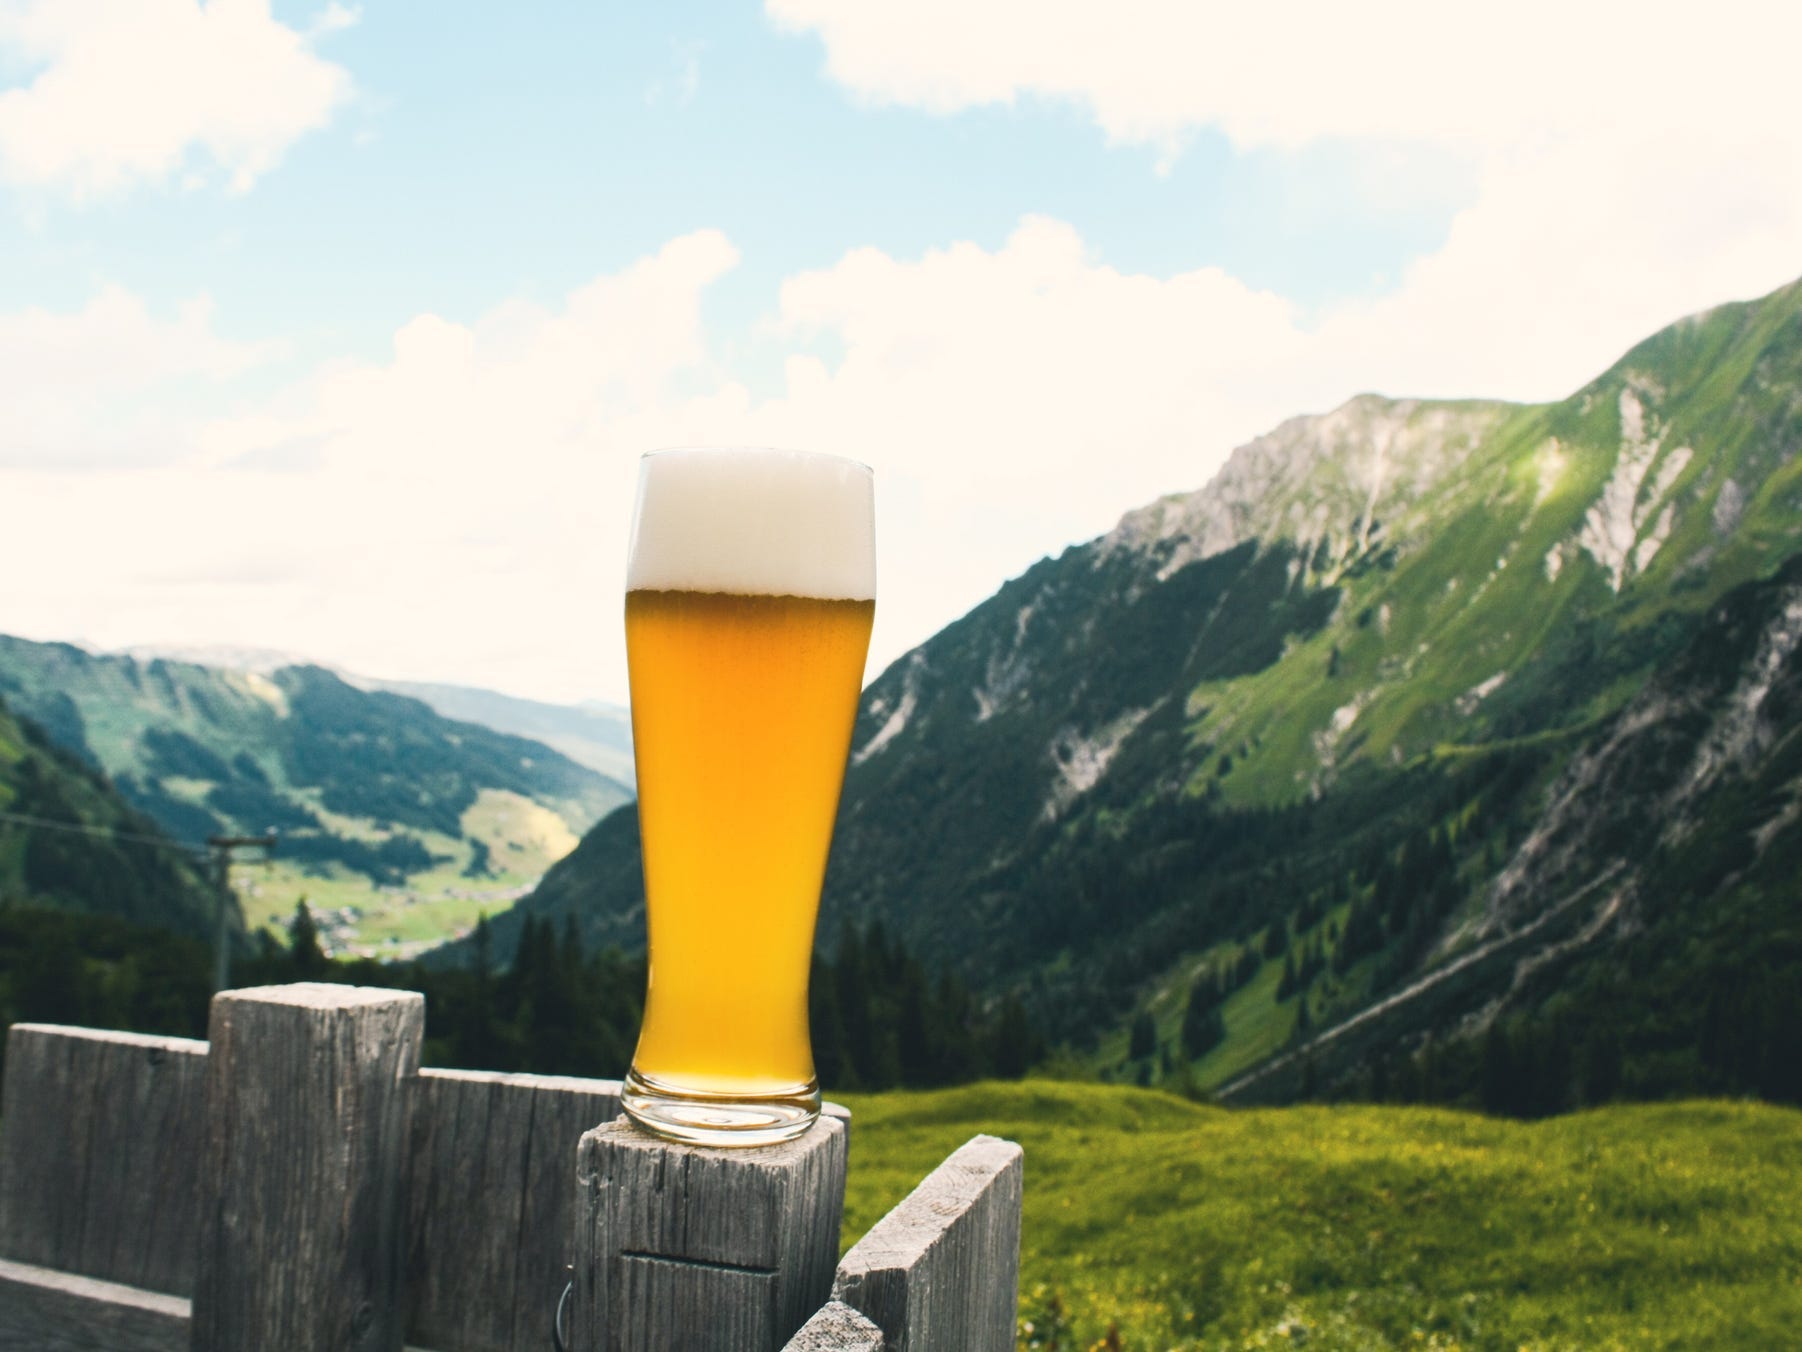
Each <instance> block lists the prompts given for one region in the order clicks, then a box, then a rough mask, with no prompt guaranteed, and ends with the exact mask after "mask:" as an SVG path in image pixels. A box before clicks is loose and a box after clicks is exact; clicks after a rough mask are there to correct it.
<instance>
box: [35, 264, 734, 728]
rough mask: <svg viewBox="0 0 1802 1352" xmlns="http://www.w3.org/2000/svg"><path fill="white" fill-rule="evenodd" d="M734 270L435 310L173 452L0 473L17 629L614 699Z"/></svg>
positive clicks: (679, 271) (652, 273)
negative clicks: (666, 472) (704, 297)
mask: <svg viewBox="0 0 1802 1352" xmlns="http://www.w3.org/2000/svg"><path fill="white" fill-rule="evenodd" d="M736 259H737V254H736V252H735V251H734V249H733V248H732V246H731V245H730V243H728V242H727V241H726V239H725V238H724V237H723V236H721V235H719V234H718V233H717V232H710V231H709V232H701V233H698V234H694V235H690V236H686V237H684V238H682V239H678V240H675V241H673V242H671V243H670V244H669V245H667V246H665V247H664V248H663V249H662V250H661V251H660V252H659V253H657V254H656V255H654V256H652V257H649V258H646V259H644V260H642V261H640V262H639V263H637V264H636V265H634V266H632V267H630V268H627V269H625V270H624V271H622V272H620V273H617V274H614V275H610V276H605V277H601V278H598V279H597V280H595V281H594V282H592V283H590V284H588V285H586V286H584V287H582V288H579V289H578V290H576V291H574V292H573V293H571V294H570V295H569V296H568V297H567V298H566V299H565V301H564V303H563V304H561V305H559V306H558V307H556V308H554V309H545V308H540V307H535V306H529V305H524V304H518V303H509V304H506V305H502V306H500V307H498V308H496V309H495V310H494V311H492V312H491V313H489V314H488V315H486V316H484V317H483V318H482V319H480V320H479V321H478V322H476V323H474V324H470V325H465V324H459V323H454V322H451V321H449V320H446V319H443V318H440V317H438V316H434V315H420V316H418V317H416V318H414V319H412V320H410V321H409V322H407V323H406V324H404V325H403V326H401V327H400V329H399V330H398V331H397V332H396V334H395V337H394V347H393V353H392V356H391V357H390V358H389V359H388V360H386V361H383V362H380V363H373V364H333V365H329V366H327V367H325V368H323V369H321V370H320V371H318V372H317V373H316V374H315V375H314V376H312V377H311V378H310V379H308V380H307V381H305V382H304V383H303V384H302V385H301V386H299V387H298V388H295V389H291V390H288V391H286V392H284V393H283V394H281V395H280V396H278V397H277V398H275V399H273V400H271V401H270V402H268V403H267V404H266V405H265V406H263V407H261V408H260V409H257V410H254V411H250V412H246V413H243V414H240V415H238V416H233V417H229V418H215V419H214V420H213V421H212V422H210V423H209V424H208V425H207V426H205V427H204V428H201V429H200V430H198V431H197V432H196V433H195V434H194V435H193V436H192V437H191V438H190V440H189V445H188V454H187V455H186V456H185V457H183V458H182V459H180V460H177V461H173V462H164V463H158V464H155V465H149V466H144V467H140V468H135V469H124V470H119V469H115V470H112V471H110V472H107V473H92V472H83V471H81V470H79V469H71V468H67V467H64V466H62V465H46V464H44V463H41V462H40V463H37V464H34V465H32V466H29V467H25V466H17V467H14V468H11V469H7V468H4V467H0V504H4V511H3V512H0V515H4V517H5V520H6V522H7V530H6V531H5V532H0V631H7V632H15V633H24V634H27V635H36V636H42V637H65V638H66V637H70V636H75V635H79V636H82V637H84V638H86V639H89V640H91V641H94V642H98V643H102V644H123V643H127V642H133V641H138V640H143V639H146V638H149V637H150V636H157V638H158V639H164V638H166V639H169V640H172V641H198V638H199V636H200V635H203V634H207V635H212V636H215V637H216V638H218V639H220V640H222V641H237V642H242V643H247V644H253V645H258V646H266V647H279V648H284V649H286V650H290V651H299V652H309V653H313V654H316V655H318V656H320V657H321V658H324V659H327V660H334V661H339V662H342V663H344V664H346V665H349V666H351V667H352V668H355V669H361V670H366V671H369V672H372V673H375V674H390V673H392V674H422V673H426V672H432V671H437V672H442V673H445V674H446V675H449V676H454V677H460V678H462V679H467V680H476V681H487V682H490V683H493V684H498V685H501V686H503V687H510V688H515V689H521V690H527V691H531V690H538V691H543V692H546V693H553V694H556V693H561V694H567V695H569V696H571V697H575V696H578V695H582V694H588V693H593V692H595V691H597V690H606V691H608V692H610V693H618V682H617V680H616V675H617V672H618V671H619V670H621V668H620V666H619V645H620V636H619V628H620V620H619V606H618V597H619V594H620V587H621V585H622V577H623V567H622V565H623V563H624V553H625V530H626V525H627V520H628V517H629V513H630V504H631V491H632V484H633V475H634V473H635V470H636V459H637V453H638V452H640V451H642V450H644V449H646V447H647V444H649V443H648V442H647V437H652V436H654V434H655V429H657V428H658V427H659V426H661V425H665V424H666V410H669V409H673V408H675V407H677V406H678V405H679V404H681V403H682V402H684V396H683V395H682V394H681V393H680V392H678V391H677V390H676V389H675V388H674V382H675V381H677V380H678V379H680V378H682V377H684V376H688V377H693V378H705V376H706V373H707V370H708V366H707V354H706V350H705V345H704V343H703V341H702V331H701V324H700V315H699V308H698V307H699V301H700V296H701V293H702V291H703V290H704V288H705V287H706V286H707V284H708V283H709V282H711V281H712V280H714V279H715V278H717V277H718V276H720V275H721V274H722V273H723V272H724V271H726V270H727V269H729V268H730V267H732V266H733V265H734V263H735V262H736ZM117 303H118V304H121V305H124V306H125V308H130V305H129V304H128V303H126V302H117ZM40 322H43V321H40ZM75 360H76V359H75V356H74V354H73V352H72V354H71V362H72V363H74V362H75ZM195 360H196V361H198V360H200V358H199V357H196V358H195ZM184 369H186V368H184ZM0 381H6V377H5V375H4V368H3V367H0ZM11 395H12V390H11V388H10V382H9V381H8V382H6V388H5V389H3V390H0V407H4V406H5V404H6V403H7V401H8V400H9V399H10V398H11ZM47 560H55V561H56V562H55V566H54V567H50V566H46V561H47ZM609 598H611V599H609Z"/></svg>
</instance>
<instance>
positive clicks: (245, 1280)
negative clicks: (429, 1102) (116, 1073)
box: [193, 983, 425, 1352]
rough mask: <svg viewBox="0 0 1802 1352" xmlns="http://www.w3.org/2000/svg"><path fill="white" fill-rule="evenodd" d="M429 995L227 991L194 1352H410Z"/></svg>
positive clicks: (208, 1144)
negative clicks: (410, 1164) (406, 1208)
mask: <svg viewBox="0 0 1802 1352" xmlns="http://www.w3.org/2000/svg"><path fill="white" fill-rule="evenodd" d="M424 1023H425V1000H424V998H423V997H421V996H419V995H417V994H415V993H413V992H410V991H386V990H365V989H362V988H359V987H354V986H334V985H324V984H317V983H301V984H297V985H292V986H265V987H259V988H255V989H251V990H238V991H223V992H221V993H220V994H218V995H216V996H214V997H213V1006H212V1018H211V1022H210V1025H209V1031H210V1034H211V1037H210V1043H211V1051H210V1052H209V1054H208V1056H207V1091H206V1099H207V1102H206V1132H205V1152H204V1168H203V1173H202V1197H201V1214H200V1243H199V1250H198V1262H199V1267H198V1270H197V1272H196V1280H195V1287H194V1312H193V1331H194V1338H193V1347H194V1352H247V1349H251V1348H267V1349H271V1350H272V1352H273V1349H277V1348H279V1349H282V1352H396V1349H399V1348H400V1346H401V1334H402V1328H403V1320H404V1315H405V1304H404V1300H403V1295H402V1286H401V1283H402V1257H403V1255H402V1236H401V1226H402V1219H403V1210H402V1198H401V1188H402V1183H403V1179H404V1175H405V1159H406V1151H407V1148H408V1144H409V1138H410V1130H409V1128H410V1122H409V1117H408V1114H409V1110H410V1108H411V1097H412V1090H413V1088H414V1084H415V1081H416V1079H417V1072H418V1068H419V1044H420V1036H421V1033H422V1031H423V1029H424Z"/></svg>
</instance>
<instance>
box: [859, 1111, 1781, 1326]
mask: <svg viewBox="0 0 1802 1352" xmlns="http://www.w3.org/2000/svg"><path fill="white" fill-rule="evenodd" d="M846 1102H847V1103H848V1104H849V1106H850V1107H851V1109H852V1112H853V1120H854V1124H855V1125H854V1127H853V1130H852V1133H851V1175H850V1186H849V1192H848V1195H847V1198H846V1213H845V1230H844V1236H845V1242H846V1243H847V1244H849V1243H850V1242H852V1241H853V1240H855V1239H856V1237H857V1236H859V1235H861V1234H862V1233H864V1231H865V1230H867V1229H868V1228H869V1226H870V1225H872V1224H873V1223H874V1222H875V1221H876V1220H877V1219H878V1218H879V1217H880V1216H881V1215H882V1214H883V1212H884V1211H886V1210H887V1209H888V1208H889V1207H890V1206H892V1205H893V1204H894V1203H895V1202H897V1201H898V1200H900V1198H901V1197H902V1196H904V1195H905V1194H906V1192H907V1191H908V1190H909V1189H910V1188H911V1187H912V1186H913V1184H914V1183H915V1182H917V1181H918V1180H919V1179H920V1178H921V1177H922V1176H923V1175H924V1174H925V1173H926V1172H927V1171H928V1170H929V1169H931V1168H932V1167H933V1166H934V1165H936V1164H937V1163H938V1161H940V1160H941V1159H943V1158H944V1156H945V1155H946V1154H948V1153H949V1152H950V1151H951V1150H953V1149H955V1148H956V1147H957V1146H958V1145H959V1144H961V1143H962V1142H963V1141H965V1140H967V1139H968V1138H969V1137H970V1136H972V1135H974V1134H976V1133H977V1132H990V1133H992V1134H995V1135H999V1136H1006V1137H1009V1138H1011V1139H1013V1140H1017V1141H1019V1142H1020V1143H1021V1144H1022V1145H1024V1146H1025V1148H1026V1227H1025V1235H1024V1241H1023V1254H1022V1273H1021V1315H1022V1317H1023V1319H1024V1320H1026V1321H1029V1322H1031V1323H1032V1324H1033V1332H1032V1335H1031V1337H1030V1338H1029V1337H1026V1336H1023V1337H1022V1341H1021V1346H1022V1347H1040V1348H1051V1347H1056V1348H1059V1349H1063V1350H1065V1352H1068V1350H1069V1349H1078V1348H1082V1349H1087V1348H1091V1347H1095V1346H1097V1345H1104V1344H1102V1342H1101V1340H1103V1339H1104V1338H1105V1337H1106V1336H1107V1334H1108V1331H1109V1329H1110V1328H1114V1329H1116V1330H1117V1333H1118V1337H1119V1343H1118V1346H1120V1347H1124V1348H1128V1349H1154V1348H1155V1349H1159V1350H1160V1352H1162V1350H1163V1349H1184V1352H1187V1350H1188V1349H1201V1348H1210V1349H1212V1348H1233V1349H1236V1348H1255V1347H1299V1346H1304V1345H1305V1346H1307V1347H1310V1348H1317V1349H1346V1350H1347V1352H1352V1350H1357V1352H1363V1350H1364V1349H1379V1348H1423V1347H1430V1348H1439V1349H1496V1350H1497V1352H1501V1349H1507V1350H1508V1352H1514V1349H1527V1348H1530V1349H1546V1350H1548V1352H1549V1349H1554V1348H1634V1349H1638V1348H1679V1347H1681V1348H1715V1347H1719V1348H1746V1347H1788V1346H1793V1345H1794V1343H1795V1341H1796V1331H1797V1330H1798V1329H1802V1226H1798V1225H1797V1223H1796V1219H1795V1218H1796V1216H1797V1215H1798V1214H1799V1211H1802V1113H1797V1112H1794V1111H1790V1110H1785V1109H1779V1108H1770V1107H1765V1106H1761V1105H1755V1104H1746V1103H1733V1102H1691V1103H1679V1104H1669V1105H1662V1104H1661V1105H1641V1106H1631V1107H1626V1106H1623V1107H1611V1108H1604V1109H1598V1110H1595V1111H1591V1112H1586V1113H1581V1114H1577V1115H1574V1116H1569V1117H1562V1118H1556V1119H1552V1120H1549V1121H1544V1122H1538V1123H1531V1124H1524V1123H1518V1122H1507V1121H1499V1120H1493V1119H1489V1118H1484V1117H1478V1116H1474V1115H1469V1114H1463V1113H1455V1112H1446V1111H1440V1110H1429V1109H1411V1108H1369V1107H1331V1108H1328V1107H1306V1108H1287V1109H1271V1110H1258V1111H1227V1110H1224V1109H1217V1108H1208V1107H1202V1106H1198V1105H1195V1104H1191V1103H1188V1102H1186V1101H1184V1100H1181V1099H1177V1098H1174V1097H1171V1096H1168V1095H1165V1094H1160V1093H1157V1092H1154V1091H1146V1090H1137V1089H1120V1088H1104V1087H1099V1086H1089V1085H1072V1084H1061V1083H1051V1082H1027V1083H1023V1084H1017V1085H998V1084H983V1085H975V1086H970V1087H967V1088H963V1089H955V1090H942V1091H938V1092H933V1093H892V1094H878V1095H865V1096H847V1097H846ZM1060 1307H1061V1310H1062V1314H1061V1316H1060V1315H1059V1313H1058V1311H1059V1308H1060ZM1060 1323H1061V1324H1062V1326H1063V1331H1062V1332H1061V1333H1059V1332H1056V1330H1057V1328H1058V1326H1059V1325H1060Z"/></svg>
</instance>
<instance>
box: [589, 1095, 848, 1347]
mask: <svg viewBox="0 0 1802 1352" xmlns="http://www.w3.org/2000/svg"><path fill="white" fill-rule="evenodd" d="M844 1198H845V1128H844V1124H843V1123H842V1122H840V1121H839V1120H838V1119H837V1118H836V1117H832V1116H825V1117H822V1118H821V1119H820V1120H819V1121H818V1122H817V1123H815V1124H814V1127H813V1129H812V1130H811V1131H809V1132H808V1133H807V1135H805V1136H803V1137H801V1139H800V1140H798V1141H791V1142H789V1143H787V1144H786V1145H775V1146H759V1147H755V1148H750V1149H735V1150H728V1149H705V1148H701V1147H697V1146H687V1145H679V1144H676V1143H675V1142H671V1141H665V1140H662V1139H660V1138H658V1137H655V1136H652V1135H650V1134H649V1133H647V1132H645V1131H642V1130H640V1129H639V1128H637V1127H635V1126H633V1125H632V1124H631V1123H629V1122H624V1121H621V1122H615V1123H611V1124H609V1125H607V1126H603V1127H597V1128H596V1129H595V1130H593V1131H590V1132H588V1133H587V1134H586V1135H585V1136H583V1137H582V1142H581V1145H580V1147H579V1149H578V1151H577V1164H576V1213H575V1270H576V1271H575V1283H576V1289H575V1298H574V1300H573V1301H572V1306H573V1309H572V1315H573V1318H572V1319H571V1331H572V1334H573V1341H574V1345H575V1346H576V1347H577V1348H579V1349H581V1352H663V1350H664V1349H669V1348H678V1347H679V1348H681V1349H683V1352H776V1349H778V1348H780V1347H781V1346H782V1344H783V1343H785V1342H786V1341H787V1340H788V1338H789V1337H790V1336H791V1335H792V1334H793V1333H794V1332H795V1330H796V1329H798V1328H800V1326H801V1325H802V1324H803V1323H804V1322H805V1321H806V1319H807V1317H808V1316H809V1315H810V1314H812V1313H813V1312H814V1311H816V1310H817V1309H819V1307H820V1305H821V1304H823V1303H824V1301H825V1299H826V1295H827V1291H828V1289H829V1288H830V1286H831V1282H832V1258H833V1255H834V1253H836V1252H837V1249H838V1227H839V1220H840V1218H841V1216H842V1214H843V1211H844Z"/></svg>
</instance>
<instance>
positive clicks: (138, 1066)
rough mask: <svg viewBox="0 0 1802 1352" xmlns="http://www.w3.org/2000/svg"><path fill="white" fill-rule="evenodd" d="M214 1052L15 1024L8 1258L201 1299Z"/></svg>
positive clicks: (1, 1105) (3, 1108)
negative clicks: (198, 1262) (206, 1101)
mask: <svg viewBox="0 0 1802 1352" xmlns="http://www.w3.org/2000/svg"><path fill="white" fill-rule="evenodd" d="M206 1051H207V1045H206V1043H204V1042H195V1041H192V1040H190V1039H187V1038H171V1037H144V1036H140V1035H138V1034H133V1033H109V1032H97V1031H95V1030H93V1029H87V1028H60V1027H56V1026H54V1025H49V1024H29V1023H21V1024H14V1025H13V1027H12V1030H11V1031H10V1032H9V1033H8V1034H7V1039H6V1086H5V1093H4V1097H3V1099H0V1258H9V1259H12V1260H14V1261H16V1262H20V1263H29V1264H34V1265H36V1266H39V1267H44V1268H53V1269H58V1270H60V1271H64V1272H73V1273H81V1274H84V1275H86V1276H90V1277H97V1278H100V1279H102V1280H106V1281H113V1282H122V1283H124V1284H126V1285H127V1286H132V1287H141V1288H144V1289H147V1290H152V1291H163V1292H168V1293H172V1294H174V1295H180V1296H185V1295H189V1294H191V1293H192V1292H193V1289H194V1236H195V1230H196V1224H197V1221H198V1217H199V1208H198V1200H197V1184H198V1181H199V1180H198V1164H199V1157H200V1133H201V1119H202V1115H203V1113H202V1108H203V1093H204V1083H205V1075H206Z"/></svg>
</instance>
